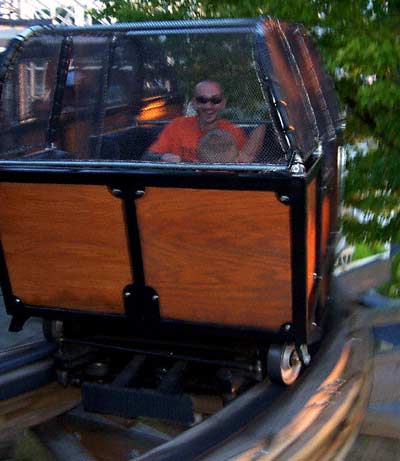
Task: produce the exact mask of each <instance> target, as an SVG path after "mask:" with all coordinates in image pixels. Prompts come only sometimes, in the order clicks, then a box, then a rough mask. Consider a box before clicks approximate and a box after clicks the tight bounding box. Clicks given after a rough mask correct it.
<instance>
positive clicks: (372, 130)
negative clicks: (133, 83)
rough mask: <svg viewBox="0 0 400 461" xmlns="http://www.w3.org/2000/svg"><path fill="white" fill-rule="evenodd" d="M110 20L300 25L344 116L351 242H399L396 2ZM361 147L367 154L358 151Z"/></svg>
mask: <svg viewBox="0 0 400 461" xmlns="http://www.w3.org/2000/svg"><path fill="white" fill-rule="evenodd" d="M103 4H104V8H103V9H101V10H100V11H98V12H96V13H95V14H94V16H95V17H97V18H99V17H114V18H116V19H117V20H118V21H139V20H150V19H151V20H153V19H183V18H200V17H254V16H259V15H271V16H276V17H279V18H282V19H286V20H289V21H294V22H301V23H303V24H304V26H305V27H306V29H307V30H308V31H309V32H310V34H311V35H312V36H313V38H314V40H315V41H316V42H317V43H318V45H319V47H320V50H321V52H322V55H323V57H324V61H325V64H326V66H327V69H328V70H329V71H330V72H331V74H332V75H333V77H334V79H335V84H336V88H337V91H338V93H339V97H340V100H341V103H342V105H343V107H344V108H345V110H346V129H345V132H344V141H345V143H346V145H347V151H348V152H349V153H351V155H348V157H347V179H346V183H345V195H344V203H345V205H346V206H347V207H348V209H349V210H352V212H351V213H348V214H346V215H345V216H344V217H343V226H344V231H345V233H346V235H347V236H348V238H349V240H351V241H357V240H358V241H359V240H364V241H367V242H377V241H381V242H382V241H389V240H391V241H398V240H400V213H399V211H400V174H399V173H400V172H399V166H398V165H399V163H400V138H399V135H398V133H400V111H398V108H399V107H400V88H399V80H400V77H399V75H400V74H399V62H400V59H399V58H400V4H399V2H398V1H396V0H353V1H352V2H347V1H344V0H330V1H328V0H296V1H295V2H282V1H281V0H252V1H251V2H246V1H244V0H202V1H201V0H177V1H176V2H175V3H170V2H168V1H164V0H146V1H142V0H132V1H129V0H116V1H103ZM362 141H368V146H369V147H368V149H363V148H361V147H360V143H361V142H362Z"/></svg>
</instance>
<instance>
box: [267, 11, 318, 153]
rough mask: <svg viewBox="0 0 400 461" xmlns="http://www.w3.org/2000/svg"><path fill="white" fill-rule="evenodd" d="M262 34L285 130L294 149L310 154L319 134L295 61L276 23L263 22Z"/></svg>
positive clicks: (270, 79)
mask: <svg viewBox="0 0 400 461" xmlns="http://www.w3.org/2000/svg"><path fill="white" fill-rule="evenodd" d="M264 34H265V43H266V47H267V59H266V67H267V74H268V76H269V81H270V85H271V87H272V90H273V92H274V94H275V97H276V100H277V106H278V110H279V112H280V114H281V116H282V120H283V123H284V125H285V129H286V130H287V131H288V133H289V134H292V135H294V136H291V139H292V140H294V143H295V146H294V147H297V148H299V149H300V150H301V151H302V152H303V154H304V155H306V154H309V153H310V152H312V151H313V150H314V149H315V148H316V146H317V136H318V131H317V127H316V120H315V116H314V112H313V110H312V107H311V104H310V100H309V97H308V94H307V90H306V88H305V85H304V82H303V79H302V77H301V74H300V70H299V68H298V65H297V62H296V60H295V57H294V55H293V53H292V50H291V48H290V46H289V42H288V40H287V38H286V36H285V34H284V31H283V30H282V28H281V24H280V23H279V21H276V20H272V19H268V20H266V21H265V22H264ZM292 142H293V141H292Z"/></svg>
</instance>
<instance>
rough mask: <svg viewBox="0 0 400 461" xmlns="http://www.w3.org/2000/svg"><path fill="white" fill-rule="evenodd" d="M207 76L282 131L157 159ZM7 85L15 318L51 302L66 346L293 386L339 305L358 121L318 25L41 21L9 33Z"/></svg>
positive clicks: (5, 202) (238, 119)
mask: <svg viewBox="0 0 400 461" xmlns="http://www.w3.org/2000/svg"><path fill="white" fill-rule="evenodd" d="M204 79H209V80H213V81H218V82H219V83H220V84H221V86H222V87H223V88H224V92H225V96H226V98H227V107H226V109H225V112H224V113H223V114H222V116H223V117H224V118H226V119H229V120H230V121H231V122H232V123H234V124H236V125H238V126H241V127H243V129H244V130H245V131H246V132H247V133H248V134H249V133H251V132H252V130H253V129H254V128H255V127H258V126H260V125H261V126H264V127H265V137H264V139H263V142H262V147H260V150H259V151H257V152H254V155H253V161H252V162H251V163H217V162H213V161H212V160H211V161H210V162H207V163H205V162H200V161H198V162H181V163H168V162H163V161H160V160H158V159H153V160H151V159H150V160H149V157H148V156H147V155H146V151H147V149H148V147H149V146H150V145H151V143H152V142H153V141H154V140H155V139H156V137H157V136H158V134H159V133H160V131H161V130H162V128H163V127H164V126H165V124H166V123H168V122H169V121H170V120H172V119H173V118H175V117H176V116H178V115H187V116H190V115H191V107H190V98H191V93H192V90H193V87H194V85H195V84H196V83H197V82H198V81H201V80H204ZM0 82H1V83H0V85H1V87H0V91H1V100H0V125H1V139H0V203H1V207H0V233H1V252H0V253H1V257H0V269H1V286H2V290H3V294H4V299H5V304H6V309H7V312H8V314H9V315H10V316H11V324H10V329H11V330H13V331H18V330H20V329H22V328H23V325H24V322H25V321H26V320H27V319H28V318H29V317H31V316H36V317H41V318H43V319H44V324H45V331H46V334H47V335H50V336H52V337H57V335H59V334H60V331H61V330H62V335H63V341H64V342H68V341H69V342H73V343H79V344H82V345H85V344H91V345H97V346H98V347H100V348H111V349H114V350H119V349H121V350H133V351H140V353H141V354H144V355H146V354H150V355H156V356H159V355H165V356H168V355H174V356H176V357H181V358H182V359H185V358H188V359H189V360H191V361H194V362H196V361H199V362H201V361H203V362H205V363H208V362H213V363H214V362H215V363H221V364H222V365H223V364H226V363H230V364H235V363H237V364H238V365H239V366H242V367H243V366H244V364H245V365H246V367H247V368H246V370H247V371H249V370H252V371H253V372H254V373H256V374H258V376H259V378H260V379H262V378H264V377H265V376H266V375H269V376H270V378H272V379H273V380H277V381H280V382H283V383H285V384H291V383H293V382H294V381H295V380H296V378H297V376H298V375H299V372H300V368H301V366H302V364H308V363H309V361H310V354H309V348H310V345H311V344H313V343H314V342H316V341H318V340H319V338H320V337H321V331H323V328H322V327H323V323H324V318H326V313H327V309H325V306H326V305H327V293H328V287H329V279H330V274H331V270H332V266H333V259H334V247H335V241H336V235H337V232H336V229H337V219H336V216H337V209H338V177H339V174H338V166H337V165H338V142H337V132H338V129H339V128H340V125H341V120H340V114H339V111H338V107H337V103H336V99H335V94H334V90H333V85H332V82H331V80H330V79H329V77H328V76H327V75H326V74H325V73H324V71H323V69H322V65H321V62H320V58H319V56H318V53H317V51H316V48H315V47H314V45H313V44H312V42H311V41H310V39H309V38H308V37H307V35H306V34H305V33H304V31H303V30H302V28H301V27H299V26H295V25H289V24H286V23H282V22H280V21H278V20H275V19H271V18H266V19H257V20H207V21H179V22H162V23H157V22H152V23H150V22H149V23H136V24H120V25H115V26H95V27H92V28H78V27H75V28H67V27H60V28H54V29H52V28H50V27H43V28H41V27H37V28H32V29H29V30H28V31H27V32H26V33H25V34H23V35H21V36H18V37H17V38H15V39H14V40H13V42H12V43H11V44H10V47H9V48H8V49H7V51H6V52H5V55H4V59H3V64H2V68H1V74H0ZM192 115H193V113H192ZM61 327H62V328H61Z"/></svg>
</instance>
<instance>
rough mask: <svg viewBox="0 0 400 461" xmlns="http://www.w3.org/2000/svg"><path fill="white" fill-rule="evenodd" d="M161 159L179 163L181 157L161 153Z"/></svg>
mask: <svg viewBox="0 0 400 461" xmlns="http://www.w3.org/2000/svg"><path fill="white" fill-rule="evenodd" d="M161 160H162V161H163V162H170V163H180V162H181V161H182V159H181V157H180V156H179V155H176V154H163V155H161Z"/></svg>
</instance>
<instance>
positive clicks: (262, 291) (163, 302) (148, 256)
mask: <svg viewBox="0 0 400 461" xmlns="http://www.w3.org/2000/svg"><path fill="white" fill-rule="evenodd" d="M136 206H137V211H138V221H139V227H140V232H141V240H142V249H143V259H144V272H145V277H146V284H147V285H150V286H152V287H153V288H155V289H156V290H157V292H158V294H159V297H160V313H161V317H162V318H168V319H175V320H185V321H191V322H204V323H211V324H222V325H239V326H248V327H258V328H269V329H278V328H279V327H280V326H282V324H284V323H286V322H291V321H292V298H291V249H290V238H289V236H290V208H289V207H288V206H286V205H283V204H282V203H280V202H279V200H278V199H277V197H276V195H275V193H274V192H263V191H261V192H256V191H232V190H201V189H196V190H195V189H179V188H167V189H163V188H147V189H146V193H145V195H144V197H143V198H141V199H139V200H138V201H137V204H136Z"/></svg>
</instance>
